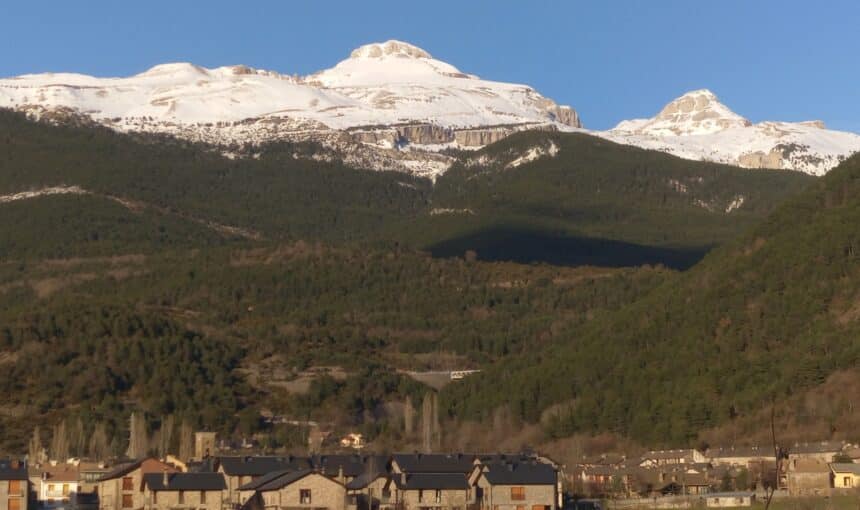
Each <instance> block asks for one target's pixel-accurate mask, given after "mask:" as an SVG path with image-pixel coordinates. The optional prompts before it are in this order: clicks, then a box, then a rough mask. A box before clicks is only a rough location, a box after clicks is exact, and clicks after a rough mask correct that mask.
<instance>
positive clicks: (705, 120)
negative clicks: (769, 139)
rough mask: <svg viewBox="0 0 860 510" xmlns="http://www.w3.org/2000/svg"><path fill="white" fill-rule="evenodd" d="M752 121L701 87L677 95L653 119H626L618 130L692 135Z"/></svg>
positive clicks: (656, 134) (740, 125) (747, 124)
mask: <svg viewBox="0 0 860 510" xmlns="http://www.w3.org/2000/svg"><path fill="white" fill-rule="evenodd" d="M751 125H752V123H751V122H750V121H749V120H747V119H745V118H744V117H742V116H740V115H738V114H737V113H735V112H733V111H732V110H731V109H729V107H728V106H726V105H724V104H723V103H721V102H720V100H719V98H718V97H717V95H716V94H714V93H713V92H711V91H710V90H708V89H698V90H692V91H690V92H687V93H686V94H684V95H682V96H680V97H678V98H676V99H673V100H672V101H670V102H669V104H667V105H666V106H664V107H663V109H662V110H660V113H658V114H657V115H656V116H655V117H653V118H651V119H643V120H634V121H625V122H622V123H620V124H619V125H618V126H616V127H615V131H622V132H632V133H636V134H647V135H653V136H666V135H669V136H688V135H707V134H711V133H717V132H720V131H723V130H724V129H729V128H733V127H747V126H751Z"/></svg>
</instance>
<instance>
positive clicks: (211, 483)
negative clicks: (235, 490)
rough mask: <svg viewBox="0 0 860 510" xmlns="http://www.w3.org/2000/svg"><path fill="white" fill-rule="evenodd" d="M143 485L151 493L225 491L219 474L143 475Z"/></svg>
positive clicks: (222, 479)
mask: <svg viewBox="0 0 860 510" xmlns="http://www.w3.org/2000/svg"><path fill="white" fill-rule="evenodd" d="M143 483H145V484H146V486H147V487H149V488H150V489H151V490H153V491H223V490H226V489H227V484H226V483H225V482H224V476H223V475H222V474H221V473H169V474H168V475H167V485H165V484H164V474H163V473H147V474H145V475H143Z"/></svg>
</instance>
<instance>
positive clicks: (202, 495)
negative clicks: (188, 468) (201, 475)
mask: <svg viewBox="0 0 860 510" xmlns="http://www.w3.org/2000/svg"><path fill="white" fill-rule="evenodd" d="M200 504H201V505H205V504H206V492H205V491H200Z"/></svg>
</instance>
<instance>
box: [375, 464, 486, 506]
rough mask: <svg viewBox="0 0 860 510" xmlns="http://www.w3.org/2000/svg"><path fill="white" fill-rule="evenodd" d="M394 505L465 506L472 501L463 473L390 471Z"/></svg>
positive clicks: (467, 482)
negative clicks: (393, 472)
mask: <svg viewBox="0 0 860 510" xmlns="http://www.w3.org/2000/svg"><path fill="white" fill-rule="evenodd" d="M392 479H393V481H394V488H395V489H396V490H395V491H393V494H392V496H393V497H394V505H395V506H397V507H398V508H402V509H404V510H413V509H415V510H431V509H432V510H465V508H466V505H469V504H472V503H474V501H473V499H472V490H471V486H470V485H469V481H468V480H467V479H466V475H464V474H463V473H412V474H407V473H402V472H401V473H399V474H393V475H392Z"/></svg>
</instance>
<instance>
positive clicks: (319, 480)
mask: <svg viewBox="0 0 860 510" xmlns="http://www.w3.org/2000/svg"><path fill="white" fill-rule="evenodd" d="M250 490H253V495H252V496H250V497H249V498H248V500H247V501H246V502H244V503H243V505H242V508H243V510H287V509H289V510H301V509H308V510H311V509H312V510H345V509H346V504H347V500H346V486H344V485H343V484H342V483H340V482H337V481H335V480H332V479H331V478H329V477H327V476H325V475H323V474H322V473H319V472H317V471H314V470H311V469H303V470H300V471H284V472H280V473H271V474H269V475H267V476H266V479H265V480H264V481H261V482H257V481H255V482H251V484H247V485H244V486H242V487H241V491H242V492H243V493H244V492H245V491H250Z"/></svg>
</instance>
